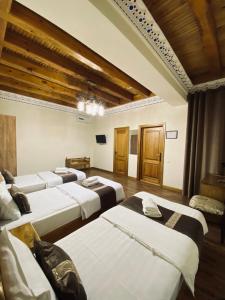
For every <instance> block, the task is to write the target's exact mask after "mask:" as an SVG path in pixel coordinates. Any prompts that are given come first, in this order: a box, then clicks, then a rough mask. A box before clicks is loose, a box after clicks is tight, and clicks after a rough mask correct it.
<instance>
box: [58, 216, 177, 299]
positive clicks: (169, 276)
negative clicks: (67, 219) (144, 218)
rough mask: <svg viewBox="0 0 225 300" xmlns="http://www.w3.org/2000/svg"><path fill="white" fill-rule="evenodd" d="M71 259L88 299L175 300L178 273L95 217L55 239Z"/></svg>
mask: <svg viewBox="0 0 225 300" xmlns="http://www.w3.org/2000/svg"><path fill="white" fill-rule="evenodd" d="M56 244H57V245H59V246H60V247H61V248H63V249H64V250H65V251H66V252H67V253H68V254H69V256H70V257H71V259H72V260H73V261H74V263H75V266H76V268H77V270H78V273H79V275H80V277H81V280H82V282H83V285H84V288H85V291H86V293H87V299H88V300H140V299H141V300H149V299H151V300H175V299H176V296H177V293H178V291H179V287H180V280H181V273H180V272H179V270H178V269H177V268H175V267H174V266H173V265H171V264H169V263H168V262H167V261H165V260H163V259H161V258H160V257H158V256H156V255H154V254H153V253H152V252H151V251H149V250H148V249H147V248H145V247H143V246H142V245H141V244H140V243H138V242H137V241H135V239H132V238H130V237H129V236H128V235H127V234H125V233H124V232H122V231H120V230H119V229H118V228H116V227H114V226H113V225H112V224H111V223H109V222H107V221H106V220H104V219H103V218H98V219H96V220H95V221H93V222H91V223H89V224H88V225H86V226H84V227H82V228H81V229H79V230H77V231H75V232H73V233H72V234H71V235H68V236H67V237H65V238H64V239H62V240H60V241H58V242H57V243H56Z"/></svg>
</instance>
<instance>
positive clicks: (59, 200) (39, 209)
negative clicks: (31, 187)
mask: <svg viewBox="0 0 225 300" xmlns="http://www.w3.org/2000/svg"><path fill="white" fill-rule="evenodd" d="M27 197H28V200H29V203H30V207H31V211H32V213H30V214H25V215H22V217H21V218H20V219H19V220H16V221H10V220H9V221H0V226H1V227H3V226H5V227H6V228H7V229H11V228H15V227H17V226H19V225H22V224H25V223H28V222H31V223H32V224H33V225H34V227H35V228H36V230H37V232H38V234H39V235H40V236H42V235H45V234H47V233H49V232H51V231H53V230H54V229H56V228H58V227H60V226H63V225H64V224H67V223H69V222H71V221H73V220H75V219H77V218H79V217H80V216H81V211H80V206H79V204H78V203H77V202H75V201H74V200H73V199H71V198H70V197H69V196H67V195H65V194H63V193H62V192H60V191H59V190H58V189H57V188H51V189H46V190H42V191H38V192H34V193H30V194H27Z"/></svg>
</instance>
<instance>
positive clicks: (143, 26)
mask: <svg viewBox="0 0 225 300" xmlns="http://www.w3.org/2000/svg"><path fill="white" fill-rule="evenodd" d="M113 1H114V3H116V5H117V6H118V7H119V8H120V10H121V11H122V12H123V13H124V14H125V15H126V17H127V18H128V19H129V20H130V21H131V22H132V23H133V25H134V26H135V27H136V28H137V29H138V31H139V32H140V33H141V35H142V36H143V37H144V38H145V40H146V41H147V42H148V43H149V45H150V46H151V47H152V48H153V49H154V50H155V51H156V53H157V54H158V55H159V56H160V58H161V59H162V61H163V62H164V63H165V64H166V66H167V67H168V68H169V70H170V71H171V72H172V74H173V75H174V76H175V78H176V79H177V80H178V82H180V83H181V85H182V86H183V87H184V89H185V90H186V91H187V92H190V93H194V92H196V91H206V90H208V89H216V88H218V87H220V86H224V85H225V78H222V79H219V80H214V81H209V82H205V83H202V84H197V85H193V83H192V82H191V80H190V78H189V77H188V75H187V73H186V72H185V70H184V68H183V66H182V64H181V62H180V60H179V59H178V57H177V56H176V54H175V52H174V51H173V49H172V47H171V45H170V43H169V41H168V40H167V39H166V37H165V35H164V34H163V32H162V30H161V29H160V27H159V26H158V24H157V23H156V21H155V20H154V18H153V16H152V15H151V13H150V12H149V10H148V8H147V7H146V5H145V4H144V2H143V0H113Z"/></svg>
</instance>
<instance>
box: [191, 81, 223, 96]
mask: <svg viewBox="0 0 225 300" xmlns="http://www.w3.org/2000/svg"><path fill="white" fill-rule="evenodd" d="M222 86H225V78H221V79H217V80H213V81H208V82H205V83H200V84H196V85H194V86H193V87H192V88H191V89H190V91H189V92H190V93H191V94H193V93H195V92H204V91H207V90H215V89H217V88H219V87H222Z"/></svg>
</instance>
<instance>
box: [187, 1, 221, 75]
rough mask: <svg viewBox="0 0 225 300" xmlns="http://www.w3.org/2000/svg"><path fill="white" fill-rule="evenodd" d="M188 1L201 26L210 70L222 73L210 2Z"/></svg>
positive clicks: (200, 29)
mask: <svg viewBox="0 0 225 300" xmlns="http://www.w3.org/2000/svg"><path fill="white" fill-rule="evenodd" d="M188 2H189V5H190V8H191V10H192V12H193V14H194V16H195V19H196V21H197V24H198V26H199V31H200V34H201V38H202V44H203V49H204V51H205V54H206V57H207V60H208V63H209V71H210V72H211V73H213V74H220V72H221V58H220V52H219V46H218V41H217V38H216V27H215V21H214V18H213V15H212V12H211V8H210V4H209V2H208V1H207V0H197V1H196V0H188Z"/></svg>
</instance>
